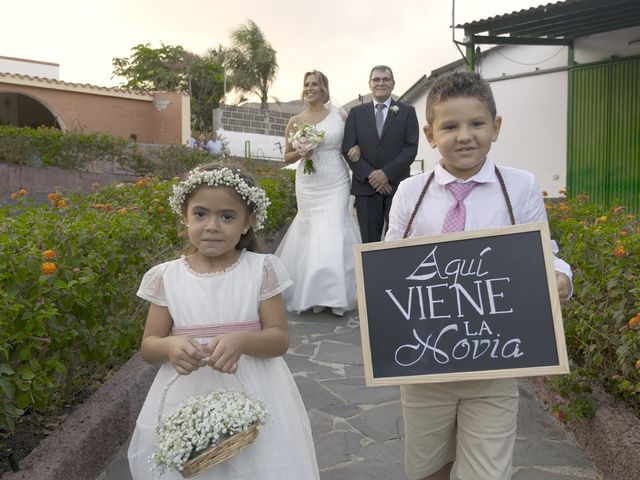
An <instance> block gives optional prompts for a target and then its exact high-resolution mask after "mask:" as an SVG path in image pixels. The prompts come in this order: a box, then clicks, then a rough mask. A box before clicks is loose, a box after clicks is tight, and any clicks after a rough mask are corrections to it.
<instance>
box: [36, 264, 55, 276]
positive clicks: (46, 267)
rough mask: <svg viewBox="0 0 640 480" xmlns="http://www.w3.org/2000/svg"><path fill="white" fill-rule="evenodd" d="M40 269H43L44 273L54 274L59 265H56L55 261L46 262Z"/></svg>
mask: <svg viewBox="0 0 640 480" xmlns="http://www.w3.org/2000/svg"><path fill="white" fill-rule="evenodd" d="M40 270H41V271H42V273H44V274H45V275H53V274H54V273H56V270H58V267H57V266H56V264H55V263H53V262H44V263H43V264H42V265H41V266H40Z"/></svg>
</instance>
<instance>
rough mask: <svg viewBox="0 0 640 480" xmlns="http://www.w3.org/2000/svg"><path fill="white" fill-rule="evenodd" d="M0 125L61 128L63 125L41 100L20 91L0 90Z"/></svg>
mask: <svg viewBox="0 0 640 480" xmlns="http://www.w3.org/2000/svg"><path fill="white" fill-rule="evenodd" d="M0 125H13V126H14V127H31V128H38V127H49V128H59V129H63V125H61V124H60V122H59V121H58V119H57V118H56V116H55V115H54V114H53V113H52V112H51V110H49V108H47V107H46V106H45V105H44V104H43V103H42V102H39V101H38V100H37V99H36V98H33V97H30V96H28V95H24V94H22V93H10V92H0Z"/></svg>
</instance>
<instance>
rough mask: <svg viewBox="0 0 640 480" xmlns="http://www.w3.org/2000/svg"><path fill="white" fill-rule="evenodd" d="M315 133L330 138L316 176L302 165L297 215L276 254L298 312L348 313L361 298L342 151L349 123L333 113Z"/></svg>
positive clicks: (316, 155) (317, 154)
mask: <svg viewBox="0 0 640 480" xmlns="http://www.w3.org/2000/svg"><path fill="white" fill-rule="evenodd" d="M316 128H317V129H318V130H321V131H324V132H325V136H324V140H323V141H322V143H321V144H320V145H319V146H318V148H316V149H315V150H314V152H313V156H312V159H313V163H314V167H315V169H316V172H315V173H311V174H308V173H304V171H303V168H304V161H303V160H301V161H300V162H299V164H298V169H297V171H296V201H297V205H298V213H297V215H296V217H295V218H294V219H293V222H292V223H291V226H290V227H289V230H288V231H287V234H286V235H285V237H284V238H283V239H282V242H280V245H279V246H278V249H277V250H276V255H277V256H278V257H280V259H281V260H282V261H283V262H284V265H285V267H286V269H287V271H288V272H289V274H290V275H291V278H292V279H293V282H294V284H293V287H291V288H290V289H288V290H287V291H286V292H285V293H284V300H285V304H286V307H287V310H289V311H293V312H302V311H303V310H307V309H309V308H311V307H315V306H322V307H332V308H337V309H342V310H345V311H349V310H353V309H354V308H355V292H356V277H355V266H354V260H353V249H352V248H353V245H354V244H356V243H360V242H361V240H360V232H359V231H358V228H357V225H356V222H355V220H354V218H353V215H352V214H351V212H350V211H349V198H350V196H349V195H350V194H349V191H350V185H351V178H350V176H349V167H348V166H347V164H346V163H345V161H344V160H343V158H342V151H341V150H342V138H343V137H344V120H343V119H342V117H341V115H340V113H339V112H338V110H337V109H335V108H332V109H331V110H330V112H329V115H327V117H326V118H325V119H324V120H322V121H321V122H318V123H317V124H316Z"/></svg>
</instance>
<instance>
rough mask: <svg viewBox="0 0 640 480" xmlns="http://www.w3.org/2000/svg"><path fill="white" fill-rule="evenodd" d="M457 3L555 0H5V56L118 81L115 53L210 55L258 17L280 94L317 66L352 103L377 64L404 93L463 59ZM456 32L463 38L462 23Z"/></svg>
mask: <svg viewBox="0 0 640 480" xmlns="http://www.w3.org/2000/svg"><path fill="white" fill-rule="evenodd" d="M454 3H455V24H461V23H467V22H472V21H476V20H481V19H483V18H488V17H492V16H496V15H503V14H507V13H511V12H514V11H518V10H521V9H526V8H531V7H536V6H538V5H543V4H545V3H550V2H543V1H535V0H486V1H480V0H456V1H455V2H454V0H396V1H392V0H368V1H366V2H365V1H360V0H323V1H315V2H314V1H311V2H305V1H300V0H224V1H218V0H180V1H175V0H102V1H91V0H57V1H55V2H52V1H51V0H28V1H18V0H3V1H2V2H1V3H0V5H1V10H2V16H3V19H4V21H3V25H2V28H1V29H0V56H5V57H16V58H24V59H30V60H38V61H42V62H51V63H57V64H59V65H60V80H63V81H66V82H74V83H89V84H93V85H99V86H106V87H111V86H118V85H119V84H120V83H123V82H124V80H123V79H122V78H117V77H116V78H112V59H113V58H114V57H128V56H130V55H131V48H132V47H134V46H136V45H138V44H141V43H149V44H151V46H152V47H154V48H157V47H160V44H161V42H162V43H164V44H165V45H181V46H182V47H184V48H185V49H187V50H190V51H192V52H194V53H198V54H202V53H204V52H206V50H207V49H208V48H211V47H217V46H218V45H222V46H229V45H230V41H229V38H230V33H231V31H232V30H233V29H234V28H236V27H238V26H239V25H241V24H243V23H245V22H246V21H247V20H248V19H251V20H253V21H254V22H256V23H257V24H258V26H259V27H260V28H261V30H262V31H263V33H264V34H265V37H266V38H267V40H268V41H269V42H270V43H271V45H272V46H273V48H274V49H275V50H276V52H277V60H278V65H279V69H278V73H277V76H276V80H275V82H274V83H273V84H272V86H271V88H270V90H269V94H270V96H272V97H273V100H278V101H290V100H294V99H297V98H299V96H300V93H301V90H302V77H303V75H304V72H306V71H309V70H313V69H317V70H320V71H322V72H324V73H325V74H326V75H327V76H328V78H329V85H330V89H331V96H332V97H333V100H334V101H335V102H336V103H338V104H344V103H347V102H349V101H351V100H353V99H354V98H357V96H358V94H362V95H364V94H366V93H369V89H368V85H367V80H368V75H369V71H370V69H371V67H372V66H374V65H379V64H385V65H389V66H390V67H391V68H392V69H393V71H394V75H395V79H396V85H395V90H394V92H393V93H394V94H395V95H401V94H402V93H404V92H405V91H406V90H408V89H409V88H410V87H411V86H412V85H413V84H414V83H415V82H417V81H418V80H419V79H420V78H421V77H422V75H424V74H427V75H428V74H430V72H431V71H432V70H434V69H437V68H439V67H442V66H443V65H446V64H448V63H450V62H453V61H456V60H459V59H460V58H461V55H460V53H459V51H458V49H457V48H456V47H455V45H454V44H453V41H452V31H451V28H450V25H451V19H452V10H453V4H454ZM551 3H553V2H551ZM455 36H456V40H459V41H461V40H462V36H463V32H462V30H460V29H457V30H456V32H455ZM233 99H234V96H233V94H230V95H229V97H228V98H227V103H233ZM250 100H255V97H254V98H250Z"/></svg>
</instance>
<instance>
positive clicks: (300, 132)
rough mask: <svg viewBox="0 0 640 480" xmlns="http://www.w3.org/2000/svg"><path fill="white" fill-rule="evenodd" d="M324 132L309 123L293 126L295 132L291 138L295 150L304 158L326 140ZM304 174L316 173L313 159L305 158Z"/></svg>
mask: <svg viewBox="0 0 640 480" xmlns="http://www.w3.org/2000/svg"><path fill="white" fill-rule="evenodd" d="M324 134H325V132H323V131H322V130H318V129H317V128H316V126H315V125H312V124H309V123H303V124H302V125H300V126H298V124H295V123H294V124H293V132H292V133H291V135H290V137H289V142H291V146H292V147H293V148H295V149H296V150H297V151H298V152H299V153H300V154H301V155H302V156H303V158H304V156H306V154H308V152H310V151H311V150H313V149H314V148H316V147H317V146H318V145H320V143H321V142H322V140H324ZM302 171H303V173H315V171H316V167H315V166H314V165H313V160H312V159H311V158H304V168H303V170H302Z"/></svg>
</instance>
